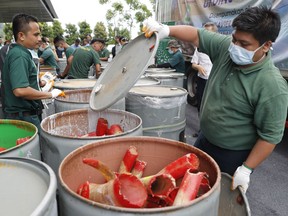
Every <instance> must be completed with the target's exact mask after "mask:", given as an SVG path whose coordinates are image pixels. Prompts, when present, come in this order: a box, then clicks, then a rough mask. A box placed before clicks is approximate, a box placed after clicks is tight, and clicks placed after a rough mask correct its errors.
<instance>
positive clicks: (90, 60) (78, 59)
mask: <svg viewBox="0 0 288 216" xmlns="http://www.w3.org/2000/svg"><path fill="white" fill-rule="evenodd" d="M101 46H102V43H101V42H99V41H97V40H96V39H93V40H92V41H91V44H90V46H86V47H80V48H78V49H76V50H75V51H74V52H73V54H72V55H71V56H70V57H69V59H68V62H69V64H71V68H70V70H69V73H68V79H85V78H86V79H87V78H88V74H89V70H90V67H91V66H92V65H93V64H94V65H95V70H96V77H98V76H100V73H101V68H100V59H99V55H98V53H97V52H98V51H100V50H101Z"/></svg>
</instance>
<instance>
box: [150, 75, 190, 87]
mask: <svg viewBox="0 0 288 216" xmlns="http://www.w3.org/2000/svg"><path fill="white" fill-rule="evenodd" d="M146 76H147V77H151V78H156V79H158V80H159V81H160V83H161V84H160V85H170V86H177V87H181V88H183V86H184V79H185V74H184V73H179V72H172V73H146Z"/></svg>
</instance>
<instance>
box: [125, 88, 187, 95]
mask: <svg viewBox="0 0 288 216" xmlns="http://www.w3.org/2000/svg"><path fill="white" fill-rule="evenodd" d="M129 93H131V94H137V95H141V96H151V97H177V96H182V95H185V94H187V91H186V90H185V89H184V88H178V87H174V86H135V87H133V88H132V89H131V90H130V91H129Z"/></svg>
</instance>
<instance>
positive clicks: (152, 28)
mask: <svg viewBox="0 0 288 216" xmlns="http://www.w3.org/2000/svg"><path fill="white" fill-rule="evenodd" d="M143 32H144V33H145V37H148V38H149V37H151V35H152V34H153V32H158V37H159V40H161V39H163V38H166V37H168V36H169V34H170V29H169V27H168V26H167V25H164V24H161V23H158V22H157V21H155V20H154V19H152V18H148V19H147V20H145V21H144V22H143Z"/></svg>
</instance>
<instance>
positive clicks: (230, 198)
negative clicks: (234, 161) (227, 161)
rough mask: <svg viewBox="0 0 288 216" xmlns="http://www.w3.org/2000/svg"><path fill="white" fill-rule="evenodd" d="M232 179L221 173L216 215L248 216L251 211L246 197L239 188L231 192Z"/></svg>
mask: <svg viewBox="0 0 288 216" xmlns="http://www.w3.org/2000/svg"><path fill="white" fill-rule="evenodd" d="M231 183H232V177H231V176H230V175H229V174H227V173H221V193H220V203H219V210H218V215H221V216H230V215H233V216H244V215H245V216H250V215H251V210H250V206H249V203H248V199H247V196H246V195H245V193H243V192H242V191H241V190H240V189H239V188H237V189H235V190H234V191H231Z"/></svg>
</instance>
